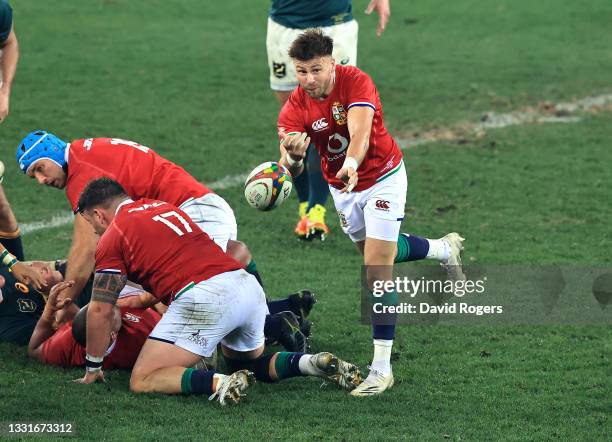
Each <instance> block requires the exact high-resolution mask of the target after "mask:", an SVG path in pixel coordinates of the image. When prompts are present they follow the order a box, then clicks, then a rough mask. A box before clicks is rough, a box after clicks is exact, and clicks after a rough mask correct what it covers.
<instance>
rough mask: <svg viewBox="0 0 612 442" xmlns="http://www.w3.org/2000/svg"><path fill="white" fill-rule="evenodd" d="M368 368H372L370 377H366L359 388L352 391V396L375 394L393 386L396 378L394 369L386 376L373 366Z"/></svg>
mask: <svg viewBox="0 0 612 442" xmlns="http://www.w3.org/2000/svg"><path fill="white" fill-rule="evenodd" d="M368 368H369V369H370V373H369V374H368V377H367V378H365V380H364V381H363V382H362V383H361V384H360V385H359V386H358V387H357V388H355V389H354V390H353V391H351V396H357V397H365V396H374V395H376V394H381V393H382V392H383V391H385V390H388V389H389V388H391V387H393V383H394V379H393V372H392V371H390V372H389V374H388V375H386V376H385V375H384V374H382V373H381V372H380V371H378V370H376V369H374V368H372V367H368Z"/></svg>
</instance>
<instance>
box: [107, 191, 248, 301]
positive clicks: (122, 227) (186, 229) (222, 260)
mask: <svg viewBox="0 0 612 442" xmlns="http://www.w3.org/2000/svg"><path fill="white" fill-rule="evenodd" d="M241 268H242V265H241V264H240V263H239V262H238V261H236V260H235V259H233V258H232V257H231V256H230V255H228V254H226V253H225V252H224V251H223V250H222V249H221V248H220V247H219V246H218V245H217V244H215V242H214V241H213V240H212V239H210V237H209V236H208V235H207V234H206V233H205V232H204V231H202V230H201V229H200V228H199V227H198V226H197V225H196V224H195V223H194V222H193V221H191V219H190V218H189V216H188V215H187V214H186V213H185V212H183V211H182V210H180V209H179V208H177V207H175V206H173V205H171V204H168V203H166V202H163V201H156V200H150V199H141V200H138V201H132V200H126V201H125V202H124V203H122V205H121V206H120V207H119V208H118V209H117V214H116V216H115V219H114V220H113V222H112V223H111V225H110V226H109V228H108V230H106V232H104V234H103V235H102V236H101V237H100V240H99V241H98V246H97V248H96V272H104V273H118V274H122V275H126V276H127V277H128V279H129V280H130V281H133V282H136V283H138V284H141V285H142V286H143V288H144V289H145V290H146V291H148V292H149V293H152V294H153V295H154V296H155V297H157V298H158V299H160V300H167V298H168V297H170V301H171V300H172V299H173V297H174V295H176V294H177V293H178V292H179V291H180V290H181V289H183V288H184V287H185V286H186V285H188V284H189V283H191V282H194V283H198V282H200V281H204V280H206V279H209V278H211V277H213V276H215V275H218V274H220V273H224V272H229V271H233V270H238V269H241Z"/></svg>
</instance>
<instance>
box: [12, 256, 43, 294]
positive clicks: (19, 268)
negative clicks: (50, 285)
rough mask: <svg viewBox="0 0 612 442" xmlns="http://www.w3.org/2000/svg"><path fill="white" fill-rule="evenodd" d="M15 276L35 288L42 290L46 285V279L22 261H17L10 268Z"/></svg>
mask: <svg viewBox="0 0 612 442" xmlns="http://www.w3.org/2000/svg"><path fill="white" fill-rule="evenodd" d="M11 272H12V273H13V275H15V278H17V280H19V281H20V282H22V283H24V284H32V285H33V286H34V288H35V289H36V290H43V289H45V288H46V287H47V281H45V278H44V277H43V275H42V274H41V273H40V272H39V271H38V270H37V269H35V268H34V267H31V266H29V265H27V264H24V263H22V262H17V263H16V264H15V265H13V267H12V268H11Z"/></svg>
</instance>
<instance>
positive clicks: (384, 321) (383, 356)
mask: <svg viewBox="0 0 612 442" xmlns="http://www.w3.org/2000/svg"><path fill="white" fill-rule="evenodd" d="M356 245H357V248H358V249H359V250H360V251H362V253H363V256H364V263H365V265H366V271H367V281H368V286H369V287H373V285H374V281H390V280H391V279H392V278H393V260H394V258H395V255H396V251H397V244H396V243H395V242H393V241H383V240H379V239H374V238H366V239H365V241H359V242H357V243H356ZM385 296H387V297H388V298H389V300H390V301H391V302H392V300H393V296H394V294H393V293H389V294H385ZM372 321H373V323H372V335H373V338H374V357H373V359H372V365H371V366H370V373H369V374H368V377H367V378H366V379H365V380H364V381H363V383H362V384H361V385H359V386H358V387H357V388H355V389H354V390H353V391H352V392H351V394H352V395H353V396H372V395H375V394H380V393H382V392H383V391H385V390H386V389H388V388H391V387H392V386H393V372H392V370H391V348H392V346H393V338H394V336H395V318H394V317H383V318H374V317H373V318H372Z"/></svg>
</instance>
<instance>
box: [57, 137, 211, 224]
mask: <svg viewBox="0 0 612 442" xmlns="http://www.w3.org/2000/svg"><path fill="white" fill-rule="evenodd" d="M103 176H107V177H109V178H112V179H114V180H115V181H117V182H118V183H119V184H121V186H123V188H124V189H125V191H126V192H127V194H128V195H129V196H130V197H131V198H133V199H135V200H136V199H140V198H151V199H158V200H161V201H167V202H169V203H170V204H174V205H176V206H180V205H181V204H183V203H184V202H185V201H187V200H188V199H189V198H198V197H201V196H203V195H206V194H208V193H211V192H212V191H211V190H210V189H209V188H208V187H206V186H205V185H204V184H202V183H200V182H199V181H197V180H196V179H195V178H194V177H192V176H191V175H190V174H189V173H187V172H186V171H185V169H183V168H182V167H179V166H177V165H176V164H174V163H173V162H171V161H169V160H167V159H165V158H163V157H162V156H160V155H158V154H157V153H155V152H154V151H153V150H152V149H150V148H148V147H146V146H141V145H140V144H138V143H135V142H133V141H126V140H121V139H118V138H87V139H84V140H75V141H73V142H71V143H70V147H69V149H68V177H67V181H66V196H67V197H68V201H70V205H71V206H72V210H73V211H74V212H75V213H76V211H77V204H78V201H79V196H80V195H81V192H82V191H83V189H85V186H87V184H88V183H89V182H90V181H91V180H93V179H96V178H100V177H103Z"/></svg>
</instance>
